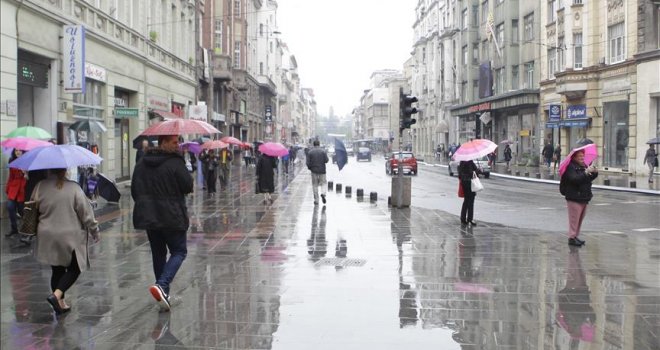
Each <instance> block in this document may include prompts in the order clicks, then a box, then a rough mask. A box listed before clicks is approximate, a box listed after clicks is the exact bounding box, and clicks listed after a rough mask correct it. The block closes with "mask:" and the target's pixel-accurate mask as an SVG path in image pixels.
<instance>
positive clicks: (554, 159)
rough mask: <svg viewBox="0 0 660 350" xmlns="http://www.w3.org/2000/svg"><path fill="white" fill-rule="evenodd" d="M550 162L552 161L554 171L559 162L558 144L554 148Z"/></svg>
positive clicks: (559, 148) (559, 150)
mask: <svg viewBox="0 0 660 350" xmlns="http://www.w3.org/2000/svg"><path fill="white" fill-rule="evenodd" d="M552 160H553V161H554V165H553V167H552V169H553V170H556V169H557V165H558V164H559V163H560V162H561V146H560V145H559V144H557V147H555V150H554V153H553V155H552Z"/></svg>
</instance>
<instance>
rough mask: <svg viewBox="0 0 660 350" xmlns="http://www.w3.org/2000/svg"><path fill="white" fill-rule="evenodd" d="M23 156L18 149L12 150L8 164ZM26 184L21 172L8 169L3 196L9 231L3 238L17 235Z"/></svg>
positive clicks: (24, 176) (23, 174) (23, 173)
mask: <svg viewBox="0 0 660 350" xmlns="http://www.w3.org/2000/svg"><path fill="white" fill-rule="evenodd" d="M21 155H23V151H21V150H20V149H17V148H15V149H13V150H12V151H11V157H9V163H10V164H11V162H13V161H15V160H16V159H18V158H19V157H20V156H21ZM26 183H27V180H26V175H25V172H24V171H23V170H20V169H15V168H9V177H7V184H6V186H5V194H6V195H7V213H8V214H9V223H10V226H11V229H10V230H9V233H7V234H6V235H5V236H7V237H10V236H13V235H15V234H18V216H19V214H20V213H22V212H23V202H25V184H26Z"/></svg>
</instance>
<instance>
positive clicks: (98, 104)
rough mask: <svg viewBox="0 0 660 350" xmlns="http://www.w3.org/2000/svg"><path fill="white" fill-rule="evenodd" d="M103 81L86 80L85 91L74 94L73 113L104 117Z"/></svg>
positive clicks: (90, 116)
mask: <svg viewBox="0 0 660 350" xmlns="http://www.w3.org/2000/svg"><path fill="white" fill-rule="evenodd" d="M102 91H103V83H102V82H100V81H96V80H91V79H86V80H85V93H84V94H73V114H74V115H75V116H77V117H87V118H92V119H103V100H102V96H103V94H102Z"/></svg>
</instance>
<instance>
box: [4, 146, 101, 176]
mask: <svg viewBox="0 0 660 350" xmlns="http://www.w3.org/2000/svg"><path fill="white" fill-rule="evenodd" d="M102 160H103V158H101V157H99V156H97V155H96V154H94V153H92V152H90V151H88V150H86V149H85V148H82V147H80V146H76V145H55V146H50V147H38V148H34V149H32V150H31V151H30V152H27V153H25V154H24V155H22V156H21V157H19V158H18V159H16V160H14V161H13V162H11V163H9V167H10V168H16V169H21V170H28V171H29V170H41V169H68V168H73V167H77V166H83V165H98V164H101V161H102Z"/></svg>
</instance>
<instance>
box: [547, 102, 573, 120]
mask: <svg viewBox="0 0 660 350" xmlns="http://www.w3.org/2000/svg"><path fill="white" fill-rule="evenodd" d="M569 108H570V107H569ZM549 110H550V119H549V120H550V121H557V120H559V119H561V106H560V105H550V108H549Z"/></svg>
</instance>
